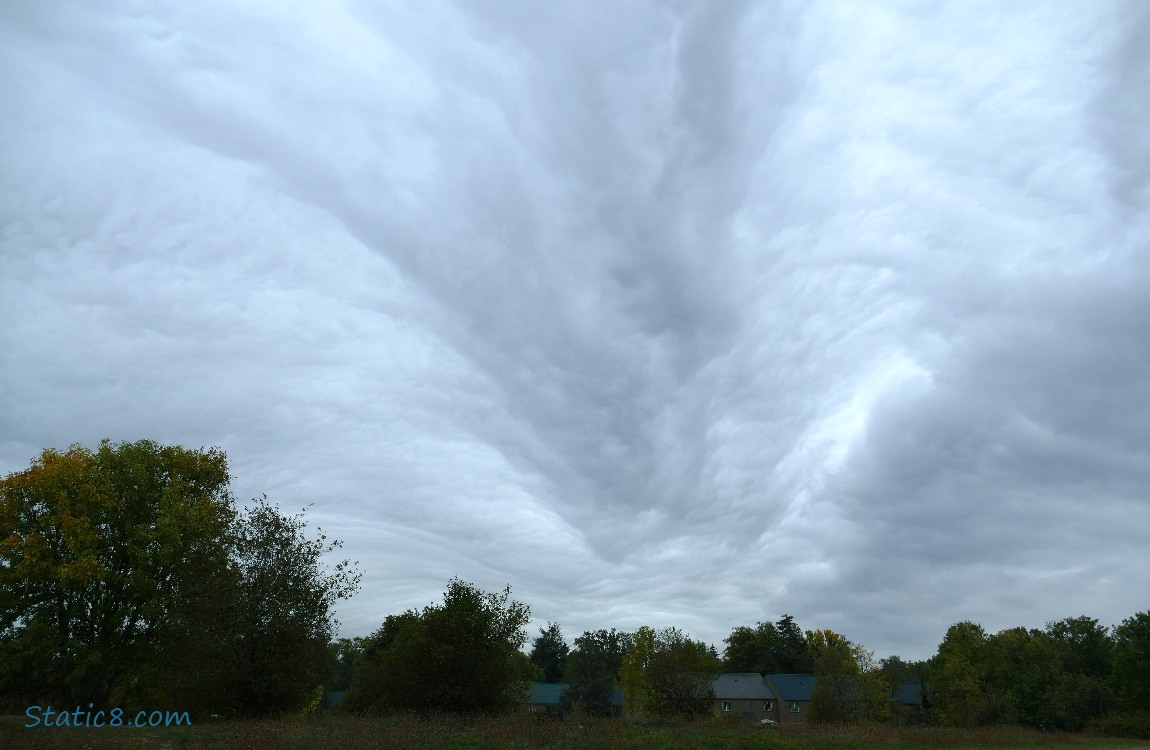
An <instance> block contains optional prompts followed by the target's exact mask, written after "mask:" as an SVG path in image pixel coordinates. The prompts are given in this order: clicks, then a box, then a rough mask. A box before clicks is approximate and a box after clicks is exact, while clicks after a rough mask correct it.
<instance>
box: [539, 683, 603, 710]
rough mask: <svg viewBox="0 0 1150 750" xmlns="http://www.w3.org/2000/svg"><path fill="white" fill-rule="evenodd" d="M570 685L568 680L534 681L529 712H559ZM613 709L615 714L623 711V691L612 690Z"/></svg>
mask: <svg viewBox="0 0 1150 750" xmlns="http://www.w3.org/2000/svg"><path fill="white" fill-rule="evenodd" d="M568 687H570V685H568V684H567V683H566V682H533V683H531V690H530V691H529V693H528V697H527V703H526V704H525V705H526V707H527V712H528V713H533V714H536V713H547V714H550V713H558V712H559V710H560V704H561V702H562V700H563V693H565V692H567V688H568ZM611 710H612V713H613V714H615V715H619V714H621V713H622V712H623V691H622V690H613V691H612V692H611Z"/></svg>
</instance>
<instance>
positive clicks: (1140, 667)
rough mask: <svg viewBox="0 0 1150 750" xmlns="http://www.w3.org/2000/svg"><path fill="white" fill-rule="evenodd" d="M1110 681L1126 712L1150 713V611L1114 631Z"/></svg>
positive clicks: (1126, 620)
mask: <svg viewBox="0 0 1150 750" xmlns="http://www.w3.org/2000/svg"><path fill="white" fill-rule="evenodd" d="M1111 679H1112V684H1113V686H1114V691H1115V692H1116V693H1117V695H1118V699H1119V702H1120V705H1121V707H1122V709H1123V710H1124V711H1150V611H1147V612H1139V613H1137V614H1135V615H1133V616H1131V617H1128V618H1126V619H1125V620H1123V621H1122V624H1121V625H1119V626H1118V627H1116V628H1114V671H1113V675H1112V677H1111Z"/></svg>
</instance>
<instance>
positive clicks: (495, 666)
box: [347, 578, 531, 714]
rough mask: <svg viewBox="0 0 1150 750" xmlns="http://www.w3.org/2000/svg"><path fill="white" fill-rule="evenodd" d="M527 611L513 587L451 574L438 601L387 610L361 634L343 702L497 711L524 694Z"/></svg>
mask: <svg viewBox="0 0 1150 750" xmlns="http://www.w3.org/2000/svg"><path fill="white" fill-rule="evenodd" d="M530 618H531V609H530V607H528V606H527V605H526V604H522V603H520V602H517V601H513V600H512V599H511V587H510V586H508V587H506V588H505V589H504V590H503V591H502V592H501V593H498V594H489V593H485V592H483V591H481V590H479V589H478V588H476V587H475V586H474V585H472V584H470V583H465V582H464V581H461V580H460V579H458V578H453V579H452V580H451V581H450V582H449V583H448V586H447V591H446V592H445V593H444V595H443V604H430V605H428V606H427V607H424V609H423V610H422V611H421V612H417V611H415V610H409V611H407V612H405V613H403V614H402V615H391V616H388V618H387V619H386V620H385V621H384V623H383V625H382V626H381V627H380V629H379V630H378V631H376V633H374V634H373V635H371V636H370V637H369V638H368V639H367V643H366V645H365V648H364V656H363V659H362V660H361V663H360V664H361V666H360V669H358V670H357V671H356V674H355V677H354V678H353V680H352V686H351V691H350V694H349V695H348V698H347V703H348V706H349V707H350V708H352V709H353V710H360V711H370V712H373V713H386V712H391V711H418V712H429V711H452V712H458V713H470V714H478V713H496V712H499V711H501V710H505V709H508V708H511V707H512V706H514V705H515V704H517V703H518V702H519V701H520V700H521V699H522V698H523V697H524V694H525V691H526V687H527V684H526V683H527V680H526V679H525V677H524V671H523V669H524V664H523V663H524V662H525V661H526V658H525V656H524V655H523V654H522V653H521V652H520V651H519V649H520V648H521V647H522V646H523V644H524V643H525V642H526V640H527V631H526V629H525V628H526V625H527V622H528V621H529V620H530Z"/></svg>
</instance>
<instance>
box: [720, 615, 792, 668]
mask: <svg viewBox="0 0 1150 750" xmlns="http://www.w3.org/2000/svg"><path fill="white" fill-rule="evenodd" d="M723 643H725V644H727V647H726V649H724V651H723V667H724V669H726V670H727V671H728V672H760V673H766V672H779V671H782V665H783V663H784V659H785V658H786V656H787V655H788V653H789V649H790V644H789V643H788V642H787V641H786V640H784V639H783V637H782V636H781V635H780V634H779V631H778V630H777V629H776V628H775V626H774V625H773V624H771V623H769V622H760V623H757V624H756V625H755V627H753V628H749V627H747V626H745V625H743V626H739V627H736V628H735V629H733V630H732V631H731V634H730V635H729V636H727V637H726V638H724V639H723Z"/></svg>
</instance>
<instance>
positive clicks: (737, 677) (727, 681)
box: [714, 672, 778, 701]
mask: <svg viewBox="0 0 1150 750" xmlns="http://www.w3.org/2000/svg"><path fill="white" fill-rule="evenodd" d="M714 685H715V699H716V700H742V699H748V698H751V699H755V700H764V701H773V700H778V699H777V698H775V692H774V691H773V690H771V688H770V687H769V686H768V685H767V683H766V680H764V679H763V676H762V675H761V674H759V673H758V672H723V673H722V674H721V675H719V676H718V677H716V678H715V683H714Z"/></svg>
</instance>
